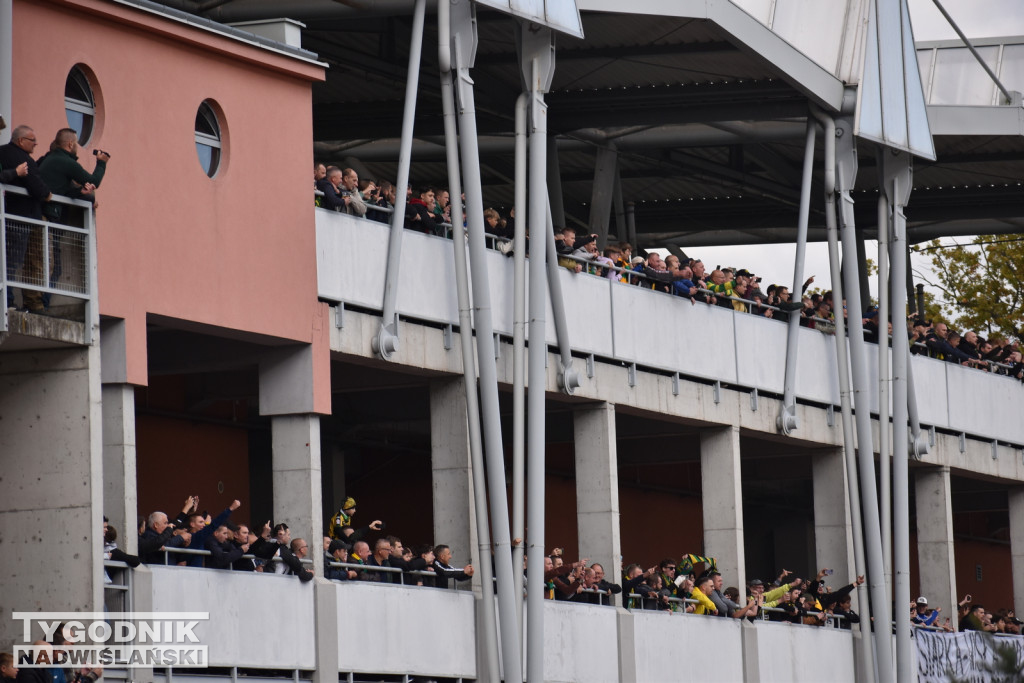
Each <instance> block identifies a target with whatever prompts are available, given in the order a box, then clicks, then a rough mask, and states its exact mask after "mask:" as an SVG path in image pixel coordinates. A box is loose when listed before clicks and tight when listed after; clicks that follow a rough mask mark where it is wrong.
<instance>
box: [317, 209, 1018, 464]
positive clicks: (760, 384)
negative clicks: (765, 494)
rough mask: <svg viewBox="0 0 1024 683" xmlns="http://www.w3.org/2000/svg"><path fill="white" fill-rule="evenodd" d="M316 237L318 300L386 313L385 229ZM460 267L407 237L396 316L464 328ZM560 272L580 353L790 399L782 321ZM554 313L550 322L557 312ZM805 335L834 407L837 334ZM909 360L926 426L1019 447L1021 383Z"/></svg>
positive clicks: (507, 294) (424, 240) (448, 252)
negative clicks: (457, 277)
mask: <svg viewBox="0 0 1024 683" xmlns="http://www.w3.org/2000/svg"><path fill="white" fill-rule="evenodd" d="M316 230H317V278H318V283H319V293H320V297H321V298H323V299H327V300H331V301H338V302H342V303H345V304H349V305H352V306H357V307H360V308H365V309H370V310H375V311H379V310H381V308H382V302H383V296H384V278H385V272H384V264H385V263H386V261H387V258H386V256H387V244H388V230H389V228H388V226H387V225H384V224H381V223H376V222H373V221H367V220H363V219H359V218H354V217H352V216H347V215H344V214H339V213H335V212H328V211H317V212H316ZM487 259H488V261H487V271H488V275H489V278H490V292H491V307H492V312H493V320H494V329H495V332H497V333H500V334H502V335H505V336H507V337H511V336H512V311H513V308H512V288H511V282H512V259H511V258H508V257H507V256H505V255H503V254H501V253H499V252H497V251H489V252H488V253H487ZM453 261H454V256H453V253H452V242H451V240H447V239H442V238H438V237H432V236H427V235H423V234H420V233H416V232H413V231H408V232H406V234H405V237H404V243H403V250H402V261H401V272H400V276H399V287H398V298H397V304H396V310H397V312H398V314H399V315H400V316H402V317H403V318H406V319H413V320H421V321H426V322H431V323H440V324H446V325H458V319H459V316H458V304H457V301H456V293H455V277H454V263H453ZM527 267H529V264H528V265H527ZM560 276H561V278H562V290H563V292H564V296H565V304H566V311H567V317H568V320H567V323H568V328H569V342H570V344H571V346H572V349H573V351H574V352H575V353H578V354H583V355H587V354H593V355H595V356H597V357H602V358H607V359H613V360H616V361H620V362H623V363H628V364H632V363H635V364H637V365H638V366H641V367H646V368H651V369H655V370H659V371H664V372H668V373H675V372H678V373H680V375H682V376H685V377H691V378H695V379H699V380H703V381H720V382H723V383H726V384H730V385H733V386H738V387H745V388H749V389H757V390H758V391H760V392H762V393H768V394H777V395H781V394H782V393H783V389H784V387H783V382H784V376H785V356H786V335H787V333H788V332H787V325H785V324H783V323H781V322H779V321H776V320H769V319H765V318H761V317H758V316H753V315H749V314H745V313H736V312H734V311H731V310H728V309H724V308H721V307H717V306H707V305H703V304H696V305H693V304H691V303H690V301H689V300H687V299H684V298H682V297H677V296H672V295H668V294H661V293H658V292H652V291H650V290H646V289H642V288H640V287H635V286H630V285H627V284H624V283H620V282H613V281H610V280H608V279H606V278H601V277H595V276H591V275H587V274H584V273H580V274H573V273H570V272H568V270H565V269H561V270H560ZM547 315H548V319H549V320H550V319H551V315H552V314H551V310H550V306H549V308H548V313H547ZM799 334H800V351H799V358H800V365H799V368H798V370H797V373H796V396H797V398H798V400H801V401H804V402H809V403H814V404H819V405H834V406H838V405H839V382H838V373H837V370H836V360H835V341H836V340H835V337H833V336H829V335H824V334H822V333H820V332H817V331H815V330H811V329H806V328H801V329H800V331H799ZM547 342H548V343H549V344H554V343H555V330H554V325H548V326H547ZM877 358H878V356H877V354H875V353H868V362H869V365H870V368H871V372H872V373H873V374H872V376H877ZM912 362H913V370H914V379H915V383H916V390H917V400H918V405H919V415H920V419H921V422H922V424H923V425H924V426H926V427H935V428H937V429H940V430H948V431H952V432H961V433H966V434H968V435H971V436H974V437H977V438H981V439H986V440H998V441H1000V442H1003V443H1009V444H1015V445H1024V421H1022V420H1020V419H1018V413H1019V410H1020V409H1019V406H1020V405H1021V403H1022V401H1024V385H1022V383H1021V382H1020V381H1018V380H1014V379H1011V378H1008V377H1004V376H998V375H993V374H990V373H987V372H983V371H980V370H976V369H972V368H966V367H961V366H958V365H953V364H951V363H946V362H942V361H938V360H933V359H930V358H924V357H920V356H915V357H914V358H913V361H912ZM978 397H984V400H978ZM870 400H871V410H872V412H875V413H877V411H878V383H877V382H872V383H871V386H870Z"/></svg>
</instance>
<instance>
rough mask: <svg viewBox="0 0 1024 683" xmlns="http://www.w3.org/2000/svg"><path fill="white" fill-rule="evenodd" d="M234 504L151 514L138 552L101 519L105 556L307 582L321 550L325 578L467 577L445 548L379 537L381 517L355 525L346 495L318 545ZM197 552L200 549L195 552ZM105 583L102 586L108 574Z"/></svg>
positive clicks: (143, 523)
mask: <svg viewBox="0 0 1024 683" xmlns="http://www.w3.org/2000/svg"><path fill="white" fill-rule="evenodd" d="M240 506H241V502H240V501H238V500H235V501H232V503H231V504H230V505H229V506H228V507H227V508H225V509H224V510H222V511H221V512H220V513H218V514H217V515H216V516H213V515H211V513H209V512H207V511H205V510H204V511H202V512H200V509H199V497H198V496H189V497H188V498H187V499H186V500H185V503H184V505H183V506H182V509H181V511H180V512H179V513H178V514H177V515H176V516H175V517H174V519H170V518H169V517H168V515H167V514H166V513H165V512H162V511H154V512H152V513H150V515H149V516H148V517H146V518H140V519H139V529H138V532H139V543H138V555H137V556H135V555H129V554H127V553H125V552H123V551H121V550H119V549H118V548H117V544H116V543H115V541H116V538H117V532H116V530H115V529H114V528H113V527H112V526H110V524H109V523H108V521H107V520H106V518H104V523H103V533H104V554H105V557H106V558H107V559H110V560H115V561H120V562H125V563H127V564H128V565H129V566H132V567H135V566H138V565H139V564H140V563H144V564H150V565H154V564H156V565H165V564H172V565H178V566H188V567H205V568H207V569H219V570H229V571H245V572H263V573H268V574H271V573H272V574H287V575H294V576H297V577H298V578H299V580H300V581H309V580H311V579H312V578H313V576H314V569H313V566H312V560H311V558H312V553H313V552H322V553H323V555H324V567H325V571H324V573H325V575H326V578H328V579H332V580H336V581H350V580H351V581H371V582H383V583H397V584H405V585H420V586H422V585H428V586H436V587H439V588H447V587H449V585H450V584H451V582H452V581H455V582H461V581H468V580H469V579H470V578H472V576H473V574H474V569H473V565H472V564H466V565H463V566H453V565H452V564H451V562H452V550H451V548H450V547H449V546H448V545H445V544H437V545H428V544H422V545H416V546H414V547H410V548H406V547H404V546H403V544H402V540H401V539H400V538H398V537H397V536H393V535H383V533H382V532H383V530H384V522H382V521H381V520H374V521H372V522H371V523H370V524H368V525H366V526H364V527H361V528H356V527H354V526H353V525H352V518H353V516H354V515H355V513H356V501H355V500H354V499H353V498H346V499H345V502H344V503H343V504H342V509H341V511H340V512H339V513H338V514H337V515H336V516H335V517H334V518H332V520H331V523H330V526H329V528H330V535H329V536H324V537H323V539H322V543H321V544H320V548H319V549H318V550H316V549H315V548H316V545H313V546H312V547H311V545H310V543H309V541H307V540H306V539H304V538H292V534H291V529H290V528H289V526H288V524H287V523H285V522H279V523H277V524H274V525H273V526H272V525H271V522H270V520H266V521H262V522H259V523H255V524H253V525H251V526H250V525H248V524H245V523H244V522H240V521H237V520H232V518H231V516H232V513H233V512H235V511H236V510H238V508H239V507H240ZM374 535H376V538H373V536H374ZM367 539H370V540H367ZM371 542H372V550H371ZM197 550H198V551H200V552H194V551H197ZM107 580H108V583H109V577H107Z"/></svg>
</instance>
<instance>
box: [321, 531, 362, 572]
mask: <svg viewBox="0 0 1024 683" xmlns="http://www.w3.org/2000/svg"><path fill="white" fill-rule="evenodd" d="M348 551H349V544H348V543H345V541H342V540H340V539H334V540H333V541H331V544H330V545H329V546H327V552H326V553H324V576H326V577H327V578H328V579H333V580H334V581H349V580H352V579H355V578H356V572H355V570H354V569H349V568H347V567H332V566H331V562H345V563H347V562H348Z"/></svg>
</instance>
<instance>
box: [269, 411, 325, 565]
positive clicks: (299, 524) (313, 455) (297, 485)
mask: <svg viewBox="0 0 1024 683" xmlns="http://www.w3.org/2000/svg"><path fill="white" fill-rule="evenodd" d="M270 438H271V448H272V449H273V456H272V466H271V469H272V471H273V481H274V523H275V524H276V523H277V522H285V523H286V524H288V526H289V528H290V529H291V532H292V539H296V538H304V539H306V542H307V543H308V544H309V556H308V557H309V558H310V559H312V560H313V566H314V567H315V568H316V575H317V576H323V573H324V566H323V564H324V553H323V536H324V528H323V525H324V521H323V515H322V503H321V499H322V493H321V483H320V482H321V476H320V417H319V416H318V415H275V416H273V417H272V418H271V421H270Z"/></svg>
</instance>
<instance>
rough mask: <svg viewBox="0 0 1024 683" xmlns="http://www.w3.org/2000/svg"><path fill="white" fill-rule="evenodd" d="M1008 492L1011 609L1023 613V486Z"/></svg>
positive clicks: (1016, 612)
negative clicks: (1011, 577) (1011, 581)
mask: <svg viewBox="0 0 1024 683" xmlns="http://www.w3.org/2000/svg"><path fill="white" fill-rule="evenodd" d="M1008 493H1009V498H1010V558H1011V559H1010V562H1011V565H1010V567H1011V572H1012V573H1013V611H1014V614H1024V488H1021V487H1017V488H1014V489H1010V491H1009V492H1008ZM1019 618H1020V617H1018V619H1019Z"/></svg>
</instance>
